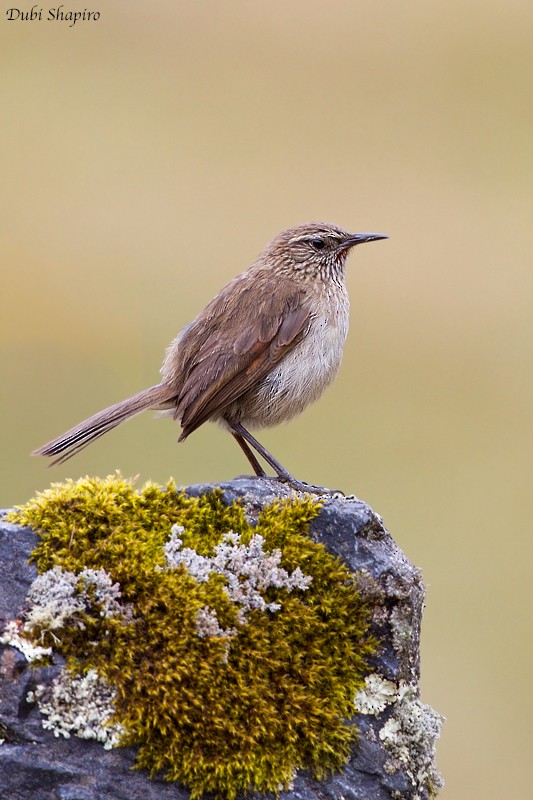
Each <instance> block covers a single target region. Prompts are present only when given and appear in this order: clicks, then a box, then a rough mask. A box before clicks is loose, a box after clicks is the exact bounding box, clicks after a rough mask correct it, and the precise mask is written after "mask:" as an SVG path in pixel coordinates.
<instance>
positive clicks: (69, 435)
mask: <svg viewBox="0 0 533 800" xmlns="http://www.w3.org/2000/svg"><path fill="white" fill-rule="evenodd" d="M172 395H173V392H172V390H171V389H170V388H169V387H168V386H165V384H158V385H157V386H151V387H150V388H149V389H144V390H143V391H142V392H138V393H137V394H134V395H133V396H132V397H128V398H127V400H122V402H120V403H115V405H114V406H109V408H104V410H103V411H99V412H98V414H95V415H94V417H89V419H86V420H84V421H83V422H80V423H79V424H78V425H76V426H75V427H74V428H71V429H70V430H69V431H67V432H66V433H63V434H62V435H61V436H58V437H57V439H52V441H51V442H48V443H47V444H44V445H43V446H42V447H39V448H38V449H37V450H34V452H33V454H32V455H35V456H57V455H58V454H59V458H56V459H55V460H54V461H52V462H51V464H62V463H63V461H66V460H67V459H69V458H71V457H72V456H73V455H75V454H76V453H77V452H78V451H79V450H82V449H83V448H84V447H87V445H88V444H90V443H91V442H94V440H95V439H98V438H99V437H100V436H103V435H104V433H107V432H108V431H110V430H112V429H113V428H116V427H117V425H120V423H121V422H124V421H125V420H127V419H129V418H130V417H134V416H135V415H136V414H139V413H140V412H141V411H145V410H146V409H149V408H153V409H160V408H164V407H165V405H167V404H168V403H169V401H170V400H171V399H172Z"/></svg>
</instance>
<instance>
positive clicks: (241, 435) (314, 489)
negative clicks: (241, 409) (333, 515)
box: [226, 419, 342, 494]
mask: <svg viewBox="0 0 533 800" xmlns="http://www.w3.org/2000/svg"><path fill="white" fill-rule="evenodd" d="M226 422H227V424H228V426H229V427H230V429H231V432H232V434H233V436H234V437H235V439H236V440H237V442H238V443H239V445H240V446H241V448H242V450H243V452H244V453H245V455H246V457H247V458H248V460H249V462H250V464H251V465H252V467H253V468H254V470H255V474H256V475H257V476H258V477H261V478H263V477H265V478H266V477H267V475H266V473H265V471H264V470H263V469H262V467H261V465H260V464H259V462H258V460H257V458H256V457H255V455H254V453H253V452H252V450H251V448H253V449H254V450H255V451H256V452H257V453H259V455H260V456H261V458H264V459H265V461H266V462H267V464H269V465H270V466H271V467H272V469H273V470H274V472H275V473H276V475H277V478H278V480H280V481H283V483H286V484H287V485H288V486H290V487H291V488H292V489H296V491H298V492H311V493H312V494H337V491H338V490H335V491H332V490H331V489H326V488H325V487H324V486H312V485H311V484H309V483H305V482H303V481H298V480H296V478H293V477H292V475H291V474H290V472H287V470H286V469H285V467H283V466H282V465H281V464H280V463H279V461H278V460H277V459H275V458H274V456H273V455H271V453H269V452H268V450H266V449H265V448H264V447H263V445H262V444H261V443H260V442H258V441H257V439H256V438H255V437H253V436H252V434H251V433H249V432H248V431H247V430H246V428H245V427H243V426H242V425H241V423H240V422H232V421H231V420H229V419H226ZM341 494H342V492H341Z"/></svg>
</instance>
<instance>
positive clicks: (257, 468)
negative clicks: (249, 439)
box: [232, 431, 268, 478]
mask: <svg viewBox="0 0 533 800" xmlns="http://www.w3.org/2000/svg"><path fill="white" fill-rule="evenodd" d="M232 433H233V436H234V437H235V441H236V442H237V444H238V445H239V447H240V448H241V449H242V451H243V453H244V455H245V456H246V458H247V459H248V461H249V462H250V464H251V465H252V468H253V471H254V472H255V474H256V475H257V476H258V478H266V477H268V476H267V474H266V472H265V470H264V469H263V467H262V466H261V464H260V463H259V461H258V460H257V458H256V457H255V454H254V451H253V450H252V448H251V447H249V446H248V445H247V443H246V441H245V440H244V439H243V438H242V436H241V435H240V434H239V433H235V431H232Z"/></svg>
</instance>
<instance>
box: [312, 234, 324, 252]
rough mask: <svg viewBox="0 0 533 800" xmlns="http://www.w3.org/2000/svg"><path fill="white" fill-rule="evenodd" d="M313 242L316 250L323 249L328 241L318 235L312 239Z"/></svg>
mask: <svg viewBox="0 0 533 800" xmlns="http://www.w3.org/2000/svg"><path fill="white" fill-rule="evenodd" d="M311 244H312V245H313V247H314V248H315V250H322V248H323V247H324V245H325V244H326V243H325V241H324V239H321V238H320V236H317V237H315V238H314V239H311Z"/></svg>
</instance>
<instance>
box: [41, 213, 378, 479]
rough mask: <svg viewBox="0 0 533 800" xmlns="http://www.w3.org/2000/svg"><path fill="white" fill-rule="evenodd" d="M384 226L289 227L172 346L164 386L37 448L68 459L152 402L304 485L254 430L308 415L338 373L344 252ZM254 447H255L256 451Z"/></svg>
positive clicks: (344, 314) (188, 428)
mask: <svg viewBox="0 0 533 800" xmlns="http://www.w3.org/2000/svg"><path fill="white" fill-rule="evenodd" d="M386 238H387V236H385V235H383V234H379V233H348V232H347V231H344V230H342V229H341V228H338V227H337V226H336V225H330V224H327V223H323V222H312V223H309V224H307V225H300V226H298V227H295V228H289V229H288V230H286V231H283V232H282V233H280V234H279V235H278V236H276V238H275V239H273V240H272V241H271V242H270V244H268V245H267V246H266V248H265V249H264V250H263V252H262V253H261V255H260V256H259V258H258V259H257V260H256V261H255V262H254V263H253V264H252V266H251V267H249V268H248V269H247V270H246V272H243V273H242V274H241V275H239V276H238V277H237V278H234V279H233V280H232V281H230V283H228V284H227V286H225V287H224V288H223V289H222V290H221V291H220V292H219V293H218V294H217V296H216V297H215V298H214V299H213V300H211V302H210V303H209V304H208V305H207V306H206V307H205V308H204V310H203V311H202V312H201V313H200V314H199V315H198V316H197V317H196V319H195V320H194V322H191V323H190V324H189V325H187V326H186V327H185V328H183V330H182V331H181V333H179V334H178V336H177V337H176V338H175V339H174V341H173V342H172V343H171V344H170V346H169V348H168V350H167V353H166V356H165V359H164V361H163V366H162V367H161V375H162V380H161V383H158V384H157V386H152V387H151V388H149V389H144V390H143V391H142V392H138V394H135V395H133V396H132V397H129V398H128V399H127V400H123V401H122V402H120V403H116V404H115V405H113V406H110V407H109V408H106V409H104V410H103V411H100V412H99V413H98V414H95V415H94V416H93V417H90V418H89V419H87V420H85V421H84V422H80V423H79V425H76V426H75V427H74V428H71V429H70V430H69V431H67V432H66V433H64V434H62V435H61V436H58V437H57V439H53V440H52V441H51V442H48V444H45V445H43V447H40V448H39V449H38V450H36V451H35V453H34V454H35V455H43V456H57V455H59V457H58V458H56V459H55V460H54V461H53V462H52V463H53V464H60V463H62V462H63V461H66V460H67V459H68V458H70V457H71V456H73V455H74V454H75V453H77V452H78V451H79V450H81V449H82V448H84V447H86V446H87V445H88V444H90V442H92V441H94V440H95V439H98V438H99V437H100V436H103V434H104V433H107V432H108V431H110V430H111V429H112V428H115V427H116V426H117V425H119V424H120V423H121V422H124V420H126V419H129V418H130V417H133V416H134V415H135V414H138V413H140V412H141V411H145V410H146V409H152V410H157V411H163V412H165V413H166V414H168V415H170V416H172V417H173V418H174V419H177V420H178V422H179V423H180V425H181V427H182V432H181V436H180V437H179V441H180V442H181V441H183V440H184V439H186V438H187V436H189V434H191V433H192V432H193V431H195V430H196V428H198V427H200V425H203V423H204V422H207V421H208V420H211V421H216V422H219V423H221V424H222V425H223V426H224V427H225V428H226V429H227V430H229V431H230V432H231V433H232V434H233V436H234V437H235V439H236V441H237V442H238V444H239V445H240V447H241V448H242V450H243V451H244V453H245V455H246V457H247V459H248V460H249V462H250V464H251V465H252V468H253V470H254V472H255V474H256V475H258V476H260V477H267V475H266V472H265V471H264V469H263V467H262V466H261V464H260V463H259V461H258V459H257V456H256V454H258V455H259V456H261V457H262V458H263V459H264V460H265V461H266V463H267V464H269V465H270V466H271V467H272V469H273V470H274V472H275V473H276V476H277V479H278V480H281V481H284V482H286V483H287V484H289V485H290V486H292V487H293V488H295V489H298V490H300V491H322V487H314V486H309V485H308V484H306V483H303V482H301V481H298V480H296V479H295V478H293V477H292V475H290V473H289V472H287V470H286V469H285V468H284V467H283V466H282V465H281V464H280V463H279V461H277V460H276V459H275V458H274V457H273V456H272V455H271V454H270V453H269V452H268V451H267V450H265V448H264V447H263V446H262V445H261V444H260V443H259V442H258V441H257V439H255V438H254V437H253V436H252V435H251V433H250V432H249V430H248V428H264V427H269V426H272V425H277V424H278V423H279V422H284V421H286V420H289V419H291V418H292V417H294V416H296V415H297V414H300V413H301V412H302V411H303V410H304V408H306V406H308V405H309V404H310V403H312V402H313V401H314V400H317V399H318V397H320V395H321V394H322V392H323V391H324V389H325V388H326V387H327V386H329V384H330V383H331V382H332V381H333V379H334V378H335V375H336V374H337V371H338V369H339V365H340V363H341V358H342V352H343V347H344V342H345V340H346V335H347V332H348V312H349V300H348V293H347V291H346V287H345V285H344V271H345V265H346V259H347V256H348V253H349V252H350V250H351V248H352V247H354V246H355V245H357V244H362V243H363V242H372V241H375V240H377V239H386ZM254 451H255V452H254Z"/></svg>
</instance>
